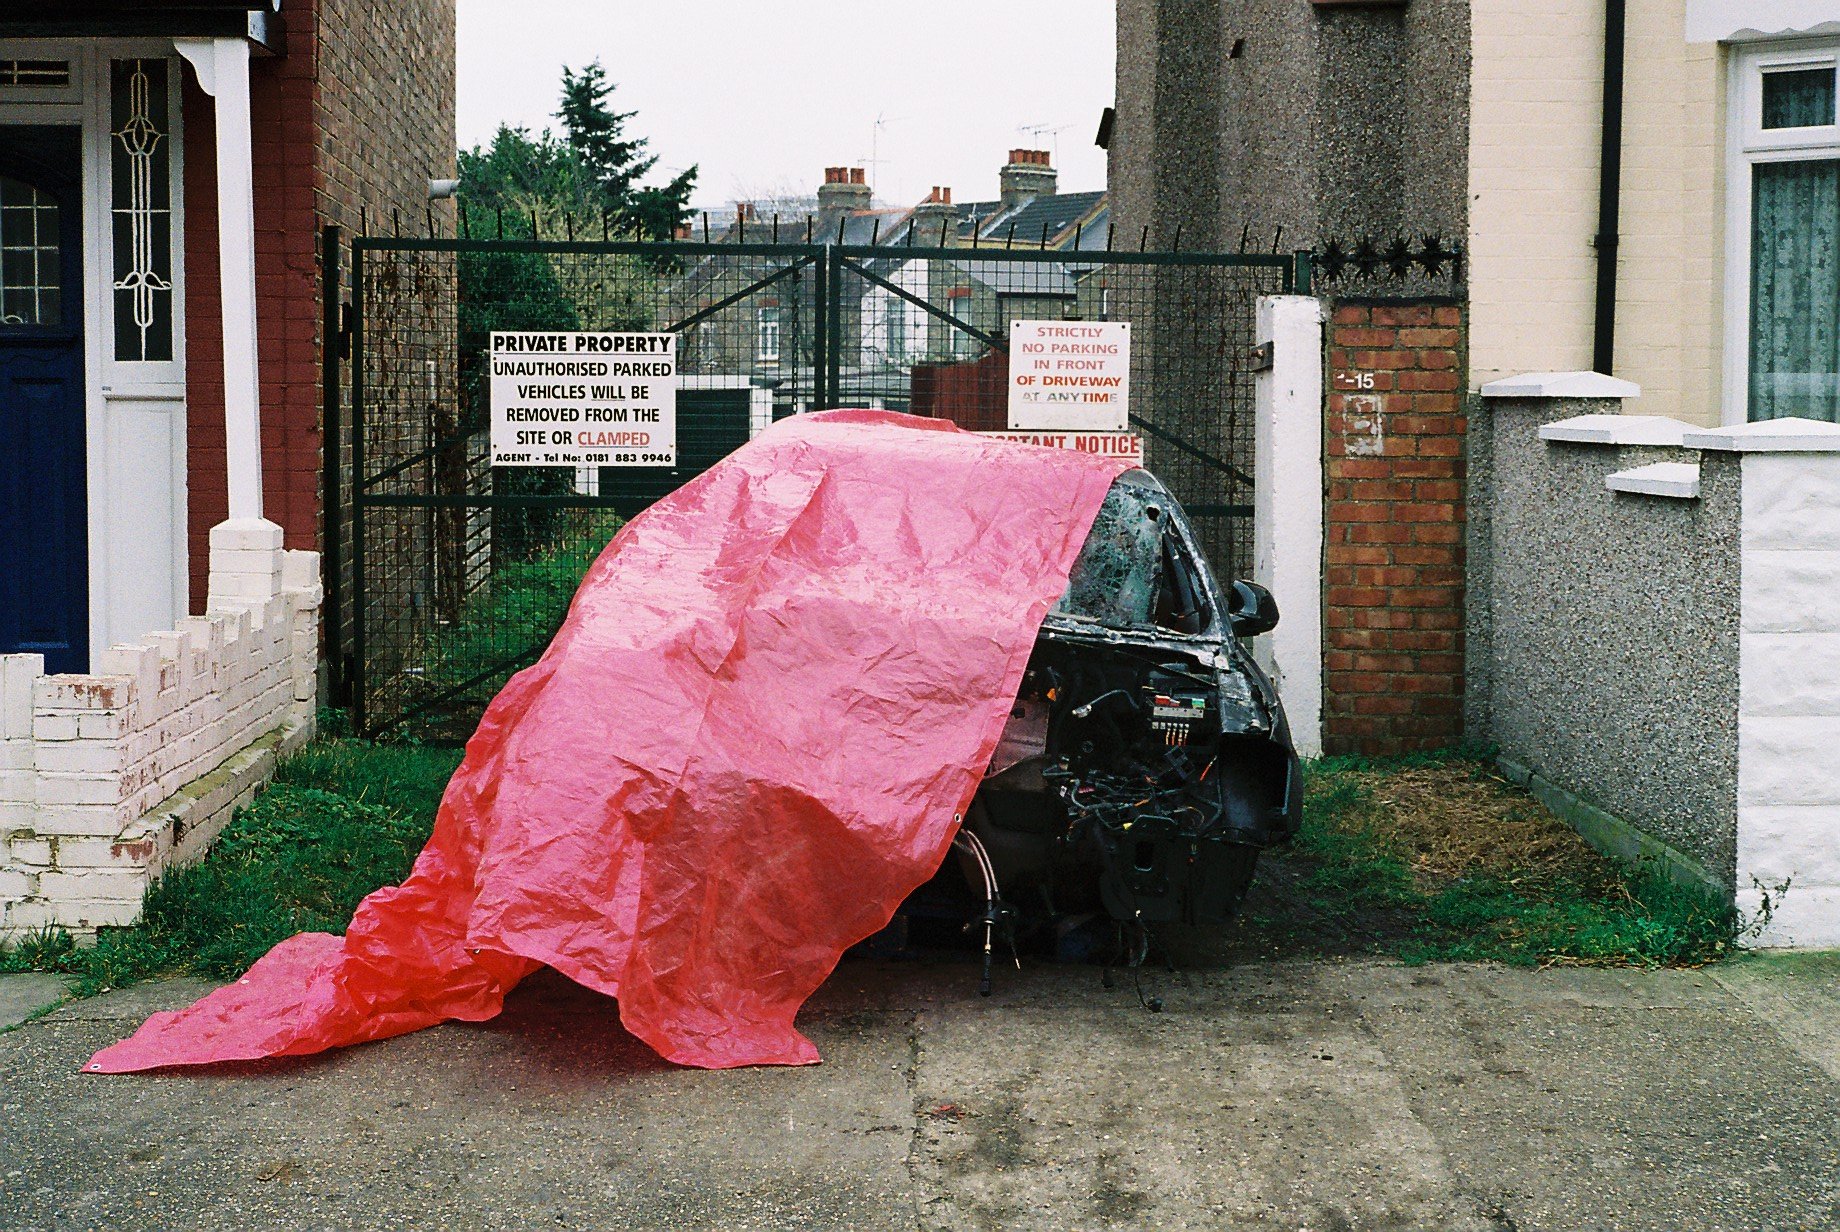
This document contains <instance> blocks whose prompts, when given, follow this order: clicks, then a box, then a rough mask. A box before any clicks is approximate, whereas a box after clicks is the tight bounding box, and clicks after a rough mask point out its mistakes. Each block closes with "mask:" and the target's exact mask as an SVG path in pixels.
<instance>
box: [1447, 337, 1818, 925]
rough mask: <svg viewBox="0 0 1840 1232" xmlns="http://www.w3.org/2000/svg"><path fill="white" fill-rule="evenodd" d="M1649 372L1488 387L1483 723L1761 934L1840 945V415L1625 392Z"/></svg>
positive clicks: (1538, 786)
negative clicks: (1831, 418)
mask: <svg viewBox="0 0 1840 1232" xmlns="http://www.w3.org/2000/svg"><path fill="white" fill-rule="evenodd" d="M1636 393H1637V390H1636V387H1635V386H1633V385H1630V384H1629V383H1628V382H1623V381H1614V380H1612V379H1611V378H1608V377H1603V376H1599V375H1597V374H1593V373H1548V374H1536V375H1534V376H1528V377H1517V378H1508V379H1505V380H1501V381H1497V382H1493V383H1491V384H1490V385H1487V386H1485V387H1484V388H1483V391H1482V394H1483V397H1482V400H1481V401H1482V409H1481V410H1480V411H1479V412H1478V423H1477V427H1476V430H1475V431H1474V432H1472V434H1471V438H1470V445H1471V449H1470V458H1471V489H1470V493H1471V502H1470V508H1471V511H1472V517H1471V521H1470V531H1469V546H1470V559H1469V575H1470V606H1469V613H1468V623H1469V629H1468V635H1469V648H1470V683H1469V688H1470V693H1469V699H1468V700H1469V706H1468V729H1469V734H1470V735H1471V736H1472V737H1473V738H1475V739H1478V740H1485V741H1490V742H1493V743H1495V744H1497V745H1498V746H1499V748H1500V751H1501V758H1502V764H1503V766H1504V768H1506V769H1507V770H1508V771H1509V773H1510V774H1511V775H1512V776H1513V777H1516V778H1518V779H1520V780H1521V781H1522V782H1524V783H1526V784H1527V785H1528V786H1529V787H1531V788H1532V789H1533V791H1534V792H1535V794H1536V795H1538V796H1539V797H1540V798H1541V799H1543V800H1544V801H1545V802H1546V803H1547V804H1548V805H1549V806H1550V807H1552V808H1553V810H1554V811H1555V812H1557V813H1559V814H1560V815H1561V816H1563V817H1565V818H1566V819H1567V820H1568V821H1570V822H1571V823H1572V824H1573V825H1575V826H1576V827H1578V829H1579V830H1580V831H1581V832H1583V833H1584V834H1585V835H1586V837H1587V838H1590V839H1591V840H1592V841H1593V842H1595V843H1596V844H1597V845H1598V846H1600V847H1602V848H1605V849H1607V850H1610V851H1612V852H1614V853H1616V854H1619V855H1622V856H1624V857H1625V858H1628V859H1631V860H1657V861H1660V862H1661V864H1662V865H1663V866H1664V867H1666V868H1668V869H1669V870H1670V871H1671V872H1672V873H1673V874H1674V875H1675V876H1676V877H1677V878H1679V879H1681V880H1686V881H1692V882H1699V883H1701V884H1704V885H1706V886H1708V887H1710V888H1712V889H1713V890H1715V891H1716V892H1717V893H1719V894H1721V895H1730V896H1732V897H1733V898H1734V900H1735V901H1736V903H1737V904H1738V906H1739V908H1740V909H1741V910H1742V911H1744V912H1745V913H1746V915H1747V917H1748V918H1749V919H1750V920H1751V921H1752V922H1753V923H1757V924H1759V925H1761V926H1762V928H1761V932H1760V934H1759V936H1758V937H1757V941H1758V943H1760V944H1764V945H1796V946H1834V945H1840V756H1836V754H1835V750H1837V749H1840V606H1837V605H1836V604H1835V603H1834V596H1835V595H1836V594H1840V425H1835V424H1830V423H1816V422H1814V421H1810V420H1794V419H1778V420H1770V421H1764V422H1759V423H1751V424H1744V425H1739V426H1734V427H1727V428H1718V429H1699V428H1695V427H1694V426H1692V425H1690V424H1687V423H1685V422H1682V421H1679V420H1675V419H1669V418H1664V417H1659V416H1646V415H1627V414H1621V413H1620V412H1621V410H1622V404H1623V401H1624V399H1626V398H1631V397H1634V396H1635V395H1636ZM1766 900H1767V902H1768V909H1767V911H1766V910H1765V903H1766Z"/></svg>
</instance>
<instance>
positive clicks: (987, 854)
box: [931, 470, 1302, 989]
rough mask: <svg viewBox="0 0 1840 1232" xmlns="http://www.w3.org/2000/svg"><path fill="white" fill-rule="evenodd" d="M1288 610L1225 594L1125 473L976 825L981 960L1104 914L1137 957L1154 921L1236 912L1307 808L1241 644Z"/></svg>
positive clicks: (1188, 537) (1175, 508)
mask: <svg viewBox="0 0 1840 1232" xmlns="http://www.w3.org/2000/svg"><path fill="white" fill-rule="evenodd" d="M1277 621H1278V612H1277V608H1276V605H1275V603H1274V602H1273V601H1272V598H1271V596H1270V594H1269V593H1267V592H1266V591H1265V590H1264V589H1263V588H1261V587H1259V586H1256V585H1254V584H1252V583H1249V582H1243V581H1237V582H1235V583H1233V584H1232V586H1231V587H1230V588H1227V589H1225V590H1224V591H1223V588H1222V587H1221V586H1220V584H1219V583H1218V582H1217V581H1216V580H1215V577H1214V575H1213V572H1212V571H1211V570H1210V569H1209V568H1208V565H1207V562H1206V558H1205V557H1204V556H1203V555H1202V553H1201V551H1200V548H1199V545H1198V543H1197V540H1196V536H1195V533H1194V530H1193V528H1192V527H1191V525H1190V524H1189V521H1188V519H1187V517H1186V515H1185V514H1184V513H1183V511H1182V508H1181V505H1180V504H1179V503H1178V502H1177V501H1176V500H1175V498H1174V497H1173V496H1171V495H1170V493H1169V492H1168V490H1167V489H1166V488H1164V486H1163V485H1162V483H1161V482H1159V481H1158V480H1157V479H1156V478H1155V477H1154V476H1153V475H1151V474H1150V473H1148V472H1147V471H1143V470H1132V471H1127V472H1125V473H1124V474H1122V475H1121V476H1119V477H1118V479H1117V480H1115V481H1114V482H1113V484H1112V486H1111V488H1110V490H1109V491H1108V492H1107V495H1106V498H1105V502H1104V504H1103V505H1102V506H1101V508H1100V510H1099V513H1098V516H1097V517H1096V518H1095V519H1094V522H1093V526H1092V530H1091V531H1090V532H1089V534H1088V536H1087V539H1086V542H1085V545H1084V547H1083V548H1082V550H1081V552H1080V555H1079V557H1078V560H1077V562H1076V563H1075V565H1074V568H1073V572H1072V576H1071V578H1070V580H1069V584H1068V587H1067V591H1066V593H1065V594H1064V595H1063V596H1062V597H1061V599H1060V601H1059V602H1057V603H1056V604H1055V605H1054V607H1053V608H1052V609H1051V610H1050V611H1049V613H1048V615H1047V618H1046V619H1045V620H1044V622H1043V624H1042V627H1041V631H1040V634H1039V636H1038V638H1037V641H1036V644H1035V648H1034V652H1033V654H1032V655H1031V657H1030V660H1029V666H1028V670H1027V672H1026V673H1025V675H1024V677H1023V680H1022V686H1021V689H1020V691H1019V693H1018V695H1017V697H1016V701H1015V705H1014V706H1013V708H1012V709H1011V712H1010V717H1009V721H1008V723H1007V724H1006V725H1005V727H1004V730H1003V735H1002V738H1001V740H1000V741H999V743H998V746H997V752H996V755H995V757H993V758H992V760H991V764H990V767H989V771H988V774H987V776H986V777H985V779H984V781H983V784H982V786H981V788H980V789H979V791H978V793H977V796H976V798H975V799H974V800H973V802H972V804H971V807H970V809H969V810H968V812H967V814H966V816H965V819H964V838H963V840H962V841H961V843H960V844H959V853H960V861H959V870H960V871H961V872H962V873H963V875H964V879H965V881H966V883H967V884H968V886H969V887H970V888H971V889H972V890H973V891H974V892H976V893H977V894H980V895H982V897H983V900H984V901H983V910H984V917H983V923H984V926H985V933H986V936H985V940H986V951H987V953H988V951H989V948H990V942H991V939H992V935H993V934H994V933H996V932H999V931H1005V930H1012V929H1015V928H1016V927H1018V926H1020V927H1022V928H1023V929H1025V930H1028V929H1033V930H1035V931H1037V932H1040V931H1042V930H1045V929H1048V928H1055V927H1064V926H1065V924H1066V923H1067V922H1068V921H1078V920H1084V919H1089V918H1092V917H1094V916H1096V915H1099V914H1101V913H1103V915H1104V916H1105V917H1108V918H1109V919H1110V920H1112V921H1115V922H1117V923H1118V924H1120V925H1124V926H1126V927H1127V929H1128V930H1129V932H1130V934H1131V935H1130V938H1129V943H1128V945H1127V947H1126V952H1125V954H1124V955H1123V956H1122V957H1123V960H1124V961H1126V962H1141V961H1142V960H1143V957H1144V954H1145V951H1146V949H1147V945H1148V931H1147V930H1148V929H1149V928H1150V927H1152V926H1154V925H1158V924H1171V923H1180V924H1185V925H1191V926H1201V927H1208V926H1218V925H1221V924H1223V923H1224V922H1225V921H1226V920H1227V919H1229V918H1230V917H1231V916H1232V915H1233V913H1234V912H1235V911H1236V910H1237V908H1238V906H1239V904H1240V901H1241V899H1242V898H1243V897H1244V895H1245V893H1246V890H1247V888H1248V886H1249V885H1250V883H1251V880H1252V874H1253V869H1254V866H1255V864H1256V862H1257V860H1258V855H1259V852H1260V851H1261V850H1262V849H1264V848H1265V847H1268V846H1270V845H1272V844H1275V843H1281V842H1285V841H1287V840H1288V839H1289V838H1290V837H1291V836H1292V835H1293V834H1294V833H1295V832H1296V829H1297V826H1298V823H1299V820H1300V809H1301V799H1302V791H1301V781H1300V770H1299V765H1298V759H1297V754H1296V752H1295V750H1294V749H1293V747H1292V745H1291V739H1290V732H1289V729H1288V727H1287V725H1286V723H1285V718H1284V708H1283V705H1282V703H1281V701H1280V700H1279V698H1278V695H1277V692H1276V690H1275V689H1274V688H1273V687H1272V684H1271V681H1270V680H1269V679H1268V678H1267V677H1266V675H1265V673H1264V672H1263V671H1262V670H1260V668H1259V666H1258V665H1257V663H1255V662H1254V661H1253V659H1252V656H1251V655H1250V654H1249V653H1248V651H1247V649H1246V647H1245V646H1244V645H1243V644H1242V642H1241V640H1240V639H1241V638H1243V637H1251V636H1255V635H1257V634H1260V633H1263V632H1266V631H1267V630H1269V629H1271V628H1272V627H1274V626H1275V625H1276V624H1277ZM931 888H932V889H934V890H935V891H937V890H938V889H939V887H938V885H937V879H936V880H935V883H934V885H933V886H932V887H931ZM988 986H989V985H988V980H986V985H985V987H986V989H988Z"/></svg>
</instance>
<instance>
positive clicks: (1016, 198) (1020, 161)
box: [997, 149, 1059, 209]
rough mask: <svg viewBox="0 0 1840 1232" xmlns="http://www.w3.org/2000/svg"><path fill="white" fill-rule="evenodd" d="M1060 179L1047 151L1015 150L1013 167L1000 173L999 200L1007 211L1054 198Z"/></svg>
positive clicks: (1010, 156)
mask: <svg viewBox="0 0 1840 1232" xmlns="http://www.w3.org/2000/svg"><path fill="white" fill-rule="evenodd" d="M1058 179H1059V176H1058V175H1057V174H1056V173H1055V170H1054V167H1053V161H1052V159H1051V158H1050V157H1049V154H1048V151H1046V150H1021V149H1017V150H1011V151H1010V152H1009V165H1008V166H1006V167H1004V168H1003V169H1002V170H1001V171H999V172H998V173H997V184H998V186H999V194H998V195H999V197H1000V198H1001V200H1002V203H1003V206H1004V208H1006V209H1007V208H1009V207H1012V206H1017V205H1021V204H1023V203H1024V202H1027V201H1033V200H1034V199H1035V198H1037V197H1052V196H1053V195H1054V192H1055V186H1056V182H1057V180H1058Z"/></svg>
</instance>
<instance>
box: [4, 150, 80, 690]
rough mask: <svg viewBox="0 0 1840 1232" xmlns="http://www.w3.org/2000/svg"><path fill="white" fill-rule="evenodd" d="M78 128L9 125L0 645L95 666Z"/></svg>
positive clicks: (49, 662) (59, 664)
mask: <svg viewBox="0 0 1840 1232" xmlns="http://www.w3.org/2000/svg"><path fill="white" fill-rule="evenodd" d="M81 164H82V147H81V135H80V130H79V129H78V128H77V127H75V126H50V125H11V124H0V653H12V652H17V651H26V652H33V653H39V654H43V655H44V656H45V668H46V670H47V671H53V672H60V671H63V672H69V671H76V672H81V671H86V670H88V667H89V585H88V581H89V560H88V534H87V527H86V510H87V499H86V492H85V488H86V467H87V463H86V459H87V453H86V450H85V447H84V401H85V400H84V388H83V302H82V286H83V282H82V271H83V254H82V234H83V226H82V200H81V182H82V177H81Z"/></svg>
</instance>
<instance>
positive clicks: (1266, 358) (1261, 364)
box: [1246, 342, 1271, 372]
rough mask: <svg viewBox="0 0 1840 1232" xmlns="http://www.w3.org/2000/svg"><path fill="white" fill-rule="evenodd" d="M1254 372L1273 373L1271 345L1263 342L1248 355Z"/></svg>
mask: <svg viewBox="0 0 1840 1232" xmlns="http://www.w3.org/2000/svg"><path fill="white" fill-rule="evenodd" d="M1246 358H1247V359H1248V361H1250V364H1251V367H1252V370H1253V371H1254V372H1270V371H1271V343H1269V342H1261V343H1259V344H1258V345H1257V346H1255V347H1253V348H1252V350H1250V351H1248V352H1247V353H1246Z"/></svg>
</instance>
